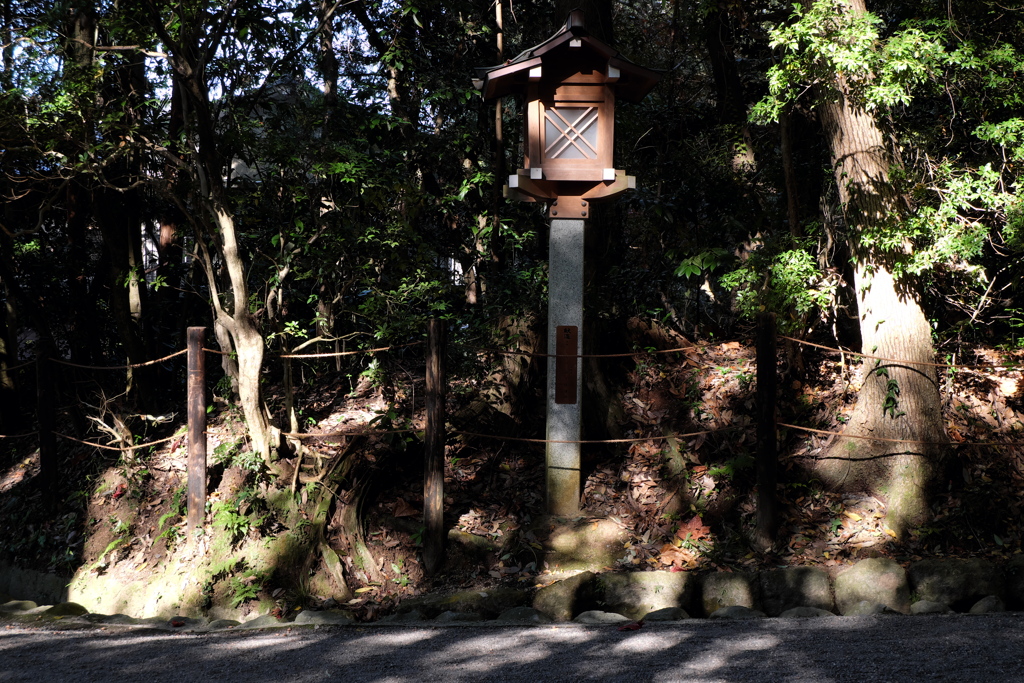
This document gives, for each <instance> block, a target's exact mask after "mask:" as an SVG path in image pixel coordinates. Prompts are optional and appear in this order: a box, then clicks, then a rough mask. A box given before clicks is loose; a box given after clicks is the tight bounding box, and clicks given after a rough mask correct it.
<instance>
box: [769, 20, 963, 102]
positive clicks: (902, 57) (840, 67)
mask: <svg viewBox="0 0 1024 683" xmlns="http://www.w3.org/2000/svg"><path fill="white" fill-rule="evenodd" d="M882 27H883V21H882V20H881V19H880V18H879V17H878V16H876V15H874V14H872V13H870V12H865V13H863V14H859V13H856V12H852V11H850V9H849V5H848V4H847V3H846V2H845V1H844V0H816V1H815V2H814V3H813V4H812V5H811V6H810V7H809V8H805V7H804V6H803V5H802V4H800V3H796V4H794V5H793V15H792V21H791V22H790V23H788V24H783V25H780V26H777V27H775V28H773V29H771V30H770V31H769V35H770V45H771V47H772V48H776V49H778V50H779V51H780V52H781V53H782V58H781V60H780V61H779V62H778V63H777V64H775V65H774V66H772V67H771V68H770V69H769V70H768V88H769V95H768V96H767V97H765V98H764V99H762V100H761V101H759V102H758V103H757V104H756V105H755V106H754V109H753V112H752V118H753V120H755V121H761V122H768V121H775V120H777V119H778V117H779V114H780V113H781V112H782V111H783V109H785V108H786V107H787V106H789V105H790V104H792V103H793V102H795V101H796V99H797V98H798V97H799V96H800V94H801V93H802V92H805V91H806V90H807V89H808V88H809V87H811V86H812V85H813V86H818V87H820V88H822V89H823V90H824V91H825V92H823V93H822V96H823V97H829V98H834V97H836V96H837V95H838V93H835V92H830V91H829V89H830V88H831V87H833V86H832V84H833V83H835V78H834V76H835V74H841V76H842V82H843V83H844V88H845V89H844V92H843V93H842V94H843V95H845V96H846V97H848V98H850V99H851V100H852V101H853V102H854V104H855V105H857V106H862V107H864V108H865V109H866V110H868V111H871V110H874V109H876V108H879V107H893V106H896V105H907V104H909V103H910V101H911V99H912V91H913V89H914V88H915V87H916V86H919V85H921V84H922V83H925V82H926V81H928V80H930V79H931V78H932V77H933V75H934V74H935V73H936V72H937V71H938V70H940V69H941V68H942V67H943V65H944V64H945V63H946V62H947V61H948V55H947V54H946V51H945V49H944V46H943V42H942V35H941V28H942V27H936V26H934V25H928V24H925V23H921V22H908V23H906V24H904V25H903V26H902V28H901V30H899V31H896V32H894V33H893V34H892V35H890V36H889V37H888V38H887V39H884V40H883V38H882V36H881V29H882Z"/></svg>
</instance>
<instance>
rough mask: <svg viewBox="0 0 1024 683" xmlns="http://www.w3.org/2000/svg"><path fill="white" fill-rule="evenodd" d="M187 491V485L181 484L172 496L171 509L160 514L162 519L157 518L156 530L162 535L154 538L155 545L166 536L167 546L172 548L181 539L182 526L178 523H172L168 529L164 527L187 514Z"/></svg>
mask: <svg viewBox="0 0 1024 683" xmlns="http://www.w3.org/2000/svg"><path fill="white" fill-rule="evenodd" d="M185 492H186V487H185V486H179V487H178V488H177V489H176V490H175V491H174V494H173V495H172V496H171V505H170V509H168V510H167V512H165V513H164V514H162V515H160V519H158V520H157V524H156V530H157V531H159V532H160V535H159V536H157V537H156V538H155V539H153V544H154V545H155V544H156V542H157V541H159V540H160V539H161V538H165V539H167V547H168V548H170V547H173V546H174V545H175V544H176V543H177V542H178V541H179V540H181V528H180V527H179V526H178V525H177V524H171V525H170V526H168V527H167V528H166V529H164V525H165V524H167V522H168V521H170V520H171V519H173V518H174V517H184V516H185Z"/></svg>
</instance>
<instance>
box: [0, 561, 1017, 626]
mask: <svg viewBox="0 0 1024 683" xmlns="http://www.w3.org/2000/svg"><path fill="white" fill-rule="evenodd" d="M1007 609H1012V610H1022V609H1024V555H1015V556H1014V557H1013V558H1011V559H1010V560H1008V561H1007V562H1005V563H1002V564H998V565H997V564H996V563H993V562H991V561H989V560H985V559H980V558H972V559H929V560H920V561H918V562H914V563H912V564H911V565H910V566H909V567H908V568H907V569H906V570H904V569H903V567H901V566H900V565H899V564H898V563H897V562H895V561H894V560H891V559H887V558H871V559H867V560H861V561H860V562H858V563H856V564H854V565H852V566H849V567H846V568H845V569H843V570H841V571H839V572H838V573H836V574H835V576H834V577H833V576H830V575H829V573H827V572H826V571H825V570H823V569H820V568H817V567H785V568H780V569H773V570H766V571H762V572H717V573H711V574H704V575H699V574H697V573H693V572H667V571H652V572H634V573H620V572H606V573H600V574H595V573H594V572H589V571H584V572H580V573H579V574H576V575H574V576H571V577H569V578H566V579H563V580H561V581H557V582H555V583H553V584H551V585H549V586H546V587H544V588H541V589H539V590H537V591H536V592H534V591H532V590H517V589H512V588H495V589H486V590H470V591H462V592H460V593H455V594H452V595H433V594H431V595H424V596H419V597H417V598H412V599H409V600H406V601H405V602H403V603H402V604H401V605H399V608H398V612H396V613H395V614H392V615H389V616H387V617H385V618H383V619H381V620H379V621H377V622H372V623H369V624H368V623H359V622H356V620H355V617H354V616H353V615H352V613H350V612H347V611H344V610H321V611H317V610H304V611H301V612H298V613H297V614H296V615H295V617H294V619H293V620H284V619H278V618H276V617H274V616H272V615H269V614H266V615H262V616H258V617H256V618H254V619H251V620H249V621H246V622H244V623H241V622H238V621H234V620H230V619H215V620H213V621H211V620H210V619H208V618H206V617H200V618H192V617H186V616H173V617H169V618H168V617H152V618H146V619H140V618H135V617H131V616H127V615H124V614H114V615H99V614H90V613H89V612H88V610H86V608H85V607H83V606H81V605H79V604H76V603H72V602H58V603H57V604H55V605H52V606H49V605H43V606H39V605H37V604H36V603H35V602H32V601H28V600H12V599H11V598H9V597H8V596H7V595H4V594H3V593H0V622H9V623H15V624H21V625H24V626H45V627H48V628H59V629H68V628H89V627H97V628H118V629H124V628H129V629H139V628H143V629H155V630H160V631H187V632H191V633H208V632H213V631H227V630H234V631H243V630H252V629H265V628H302V627H315V628H319V627H321V626H349V625H359V626H369V625H382V626H386V625H403V624H404V625H410V624H415V625H419V626H431V625H437V626H516V625H518V626H528V625H544V624H556V623H568V622H574V623H577V624H594V625H615V624H619V625H622V626H624V627H625V628H627V629H628V628H630V624H631V623H632V624H633V626H635V623H636V622H638V621H650V622H655V621H660V622H675V621H681V620H684V619H689V618H691V616H697V617H706V618H710V619H754V618H764V617H784V618H807V617H829V616H837V615H842V616H863V615H875V614H914V615H917V614H952V613H957V612H960V613H969V614H984V613H990V612H1002V611H1006V610H1007Z"/></svg>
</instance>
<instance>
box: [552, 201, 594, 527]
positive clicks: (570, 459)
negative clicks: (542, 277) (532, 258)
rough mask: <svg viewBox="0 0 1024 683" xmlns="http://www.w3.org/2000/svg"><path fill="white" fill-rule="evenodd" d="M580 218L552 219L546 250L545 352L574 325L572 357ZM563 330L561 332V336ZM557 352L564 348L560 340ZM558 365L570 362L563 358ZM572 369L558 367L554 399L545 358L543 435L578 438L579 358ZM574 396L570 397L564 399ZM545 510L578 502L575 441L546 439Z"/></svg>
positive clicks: (574, 508)
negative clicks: (558, 386)
mask: <svg viewBox="0 0 1024 683" xmlns="http://www.w3.org/2000/svg"><path fill="white" fill-rule="evenodd" d="M584 225H585V221H583V220H582V219H578V220H566V219H558V218H555V219H552V220H551V239H550V246H549V251H548V346H547V348H548V353H549V354H555V353H556V350H557V349H558V348H559V345H558V330H559V328H560V327H575V328H576V350H575V355H577V356H578V355H579V354H580V353H582V348H583V334H582V332H583V231H584ZM564 333H565V331H564V330H563V334H564ZM561 348H562V352H563V353H566V352H568V351H567V350H566V346H565V343H564V341H563V344H562V347H561ZM562 362H563V363H566V362H569V361H565V360H563V361H562ZM575 364H576V368H575V370H576V371H575V373H572V372H571V368H568V370H569V371H570V372H568V373H566V372H565V370H566V369H567V368H564V367H563V368H562V372H561V377H562V380H563V386H562V387H561V391H560V392H559V394H560V396H559V397H558V398H559V399H560V400H556V385H557V380H558V377H557V375H558V371H557V369H556V368H557V361H556V359H555V358H554V357H549V358H548V387H547V389H548V390H547V439H548V440H549V441H578V440H579V438H580V414H581V411H580V405H581V393H582V387H583V384H582V374H583V373H582V370H583V361H582V359H581V358H576V359H575ZM572 375H574V376H575V377H574V378H575V394H573V392H572V391H570V390H569V389H570V387H567V386H564V382H565V379H566V378H569V380H570V386H571V380H572V379H573V377H572ZM573 395H574V396H575V401H573V402H567V401H566V399H567V397H568V398H570V399H571V398H572V397H573ZM546 467H547V476H546V484H547V510H548V513H549V514H552V515H557V516H565V517H568V516H573V515H576V514H577V513H578V512H579V505H580V444H578V443H549V444H547V454H546Z"/></svg>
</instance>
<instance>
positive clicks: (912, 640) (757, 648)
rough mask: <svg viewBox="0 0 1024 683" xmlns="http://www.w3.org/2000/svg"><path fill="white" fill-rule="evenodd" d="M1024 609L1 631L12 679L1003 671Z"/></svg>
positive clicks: (804, 677) (806, 676)
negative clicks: (529, 623)
mask: <svg viewBox="0 0 1024 683" xmlns="http://www.w3.org/2000/svg"><path fill="white" fill-rule="evenodd" d="M1022 626H1024V615H1022V614H1003V615H985V616H977V617H969V616H963V615H960V616H928V617H844V618H832V619H829V618H823V619H801V620H798V619H760V620H751V621H733V622H711V621H705V620H701V621H696V620H694V621H692V622H683V623H678V624H664V625H662V624H659V625H647V626H645V627H644V628H643V629H641V630H640V631H634V632H620V631H618V630H617V629H616V628H614V627H596V626H594V627H584V626H578V625H564V626H563V625H559V626H551V627H531V628H514V627H513V628H495V627H476V628H468V627H459V628H455V627H451V628H413V627H403V628H397V627H392V628H382V627H370V626H367V627H348V628H339V629H327V628H324V629H320V630H315V631H313V630H298V629H296V630H291V631H286V630H280V631H264V632H249V633H245V632H239V633H229V634H215V635H202V636H196V635H185V634H163V633H161V634H155V633H138V632H136V633H130V634H106V633H99V632H96V631H64V632H56V633H54V632H49V633H47V632H40V631H7V632H0V679H2V680H5V681H7V680H75V681H104V682H107V681H110V680H117V681H126V680H127V681H155V680H168V679H169V678H173V679H178V678H190V679H192V680H217V681H252V680H287V681H322V680H344V681H346V682H348V681H380V682H382V683H383V682H393V681H424V680H427V681H433V680H444V681H569V680H595V679H602V680H645V681H858V683H860V682H863V681H875V680H937V681H946V680H948V681H973V680H985V681H986V682H990V681H1002V680H1017V679H1018V676H1019V672H1020V671H1021V670H1022V667H1024V629H1022Z"/></svg>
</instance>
